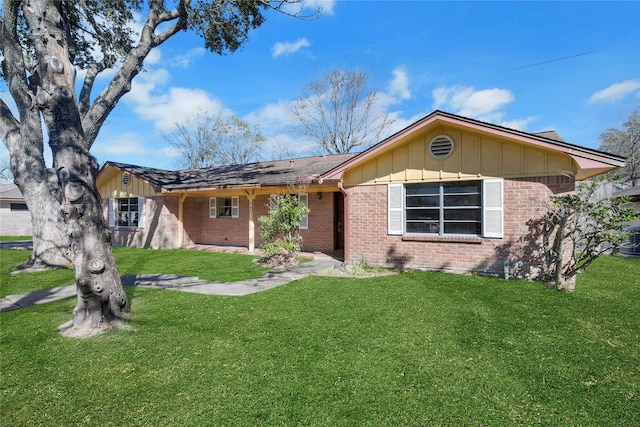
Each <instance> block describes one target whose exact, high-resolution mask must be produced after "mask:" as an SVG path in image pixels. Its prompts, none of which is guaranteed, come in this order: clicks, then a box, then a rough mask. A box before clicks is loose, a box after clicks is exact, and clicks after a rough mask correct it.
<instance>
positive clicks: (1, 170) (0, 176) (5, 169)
mask: <svg viewBox="0 0 640 427" xmlns="http://www.w3.org/2000/svg"><path fill="white" fill-rule="evenodd" d="M12 182H13V174H12V173H11V167H10V166H9V162H5V161H2V162H1V163H0V184H11V183H12Z"/></svg>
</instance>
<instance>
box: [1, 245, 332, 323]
mask: <svg viewBox="0 0 640 427" xmlns="http://www.w3.org/2000/svg"><path fill="white" fill-rule="evenodd" d="M339 265H340V261H338V260H336V259H334V258H331V257H327V256H318V257H315V258H314V260H313V261H311V262H308V263H305V264H300V265H297V266H294V267H290V268H286V269H282V270H274V271H271V272H268V273H266V274H265V275H264V276H262V277H260V278H258V279H251V280H244V281H241V282H210V281H207V280H202V279H199V278H197V277H184V276H175V275H172V274H138V275H135V276H122V284H123V285H124V286H144V287H148V288H155V289H169V290H176V291H183V292H192V293H197V294H205V295H229V296H242V295H249V294H254V293H257V292H262V291H265V290H267V289H271V288H275V287H276V286H280V285H283V284H285V283H289V282H292V281H294V280H298V279H302V278H304V277H307V276H309V275H311V274H316V273H320V272H322V271H325V270H327V269H330V268H332V267H337V266H339ZM75 295H76V285H75V284H72V285H66V286H58V287H56V288H49V289H40V290H37V291H33V292H27V293H24V294H17V295H9V296H7V297H5V298H2V299H0V312H3V311H9V310H16V309H19V308H23V307H29V306H32V305H36V304H45V303H48V302H52V301H59V300H62V299H66V298H71V297H74V296H75Z"/></svg>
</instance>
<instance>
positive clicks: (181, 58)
mask: <svg viewBox="0 0 640 427" xmlns="http://www.w3.org/2000/svg"><path fill="white" fill-rule="evenodd" d="M152 52H153V51H152ZM206 52H207V51H206V49H205V48H203V47H197V48H195V49H190V50H188V51H186V52H184V53H183V54H181V55H177V56H175V57H174V58H173V59H172V60H171V65H172V66H175V67H182V68H186V67H188V66H189V65H191V61H193V59H195V58H200V57H201V56H203V55H204V54H205V53H206Z"/></svg>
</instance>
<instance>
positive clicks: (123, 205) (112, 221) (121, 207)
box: [108, 197, 145, 228]
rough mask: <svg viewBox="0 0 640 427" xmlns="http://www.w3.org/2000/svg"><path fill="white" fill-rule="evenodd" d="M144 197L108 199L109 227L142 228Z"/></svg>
mask: <svg viewBox="0 0 640 427" xmlns="http://www.w3.org/2000/svg"><path fill="white" fill-rule="evenodd" d="M144 203H145V199H144V197H123V198H112V199H109V213H108V221H109V227H121V228H144Z"/></svg>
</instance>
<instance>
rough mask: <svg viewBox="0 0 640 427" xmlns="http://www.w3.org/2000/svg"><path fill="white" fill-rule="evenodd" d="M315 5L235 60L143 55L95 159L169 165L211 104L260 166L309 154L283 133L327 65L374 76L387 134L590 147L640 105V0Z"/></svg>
mask: <svg viewBox="0 0 640 427" xmlns="http://www.w3.org/2000/svg"><path fill="white" fill-rule="evenodd" d="M312 3H315V4H320V5H322V6H323V7H324V14H323V16H322V17H321V18H320V19H318V20H316V21H301V20H296V19H292V18H290V17H286V16H283V15H278V14H275V13H270V14H269V15H268V19H267V21H266V23H265V24H264V25H263V26H262V27H260V28H258V29H256V30H254V31H253V32H252V33H251V35H250V37H249V40H248V42H247V43H246V44H245V45H244V46H243V47H242V48H241V50H240V51H238V52H236V53H234V54H230V55H225V56H217V55H214V54H212V53H208V52H206V51H205V50H204V49H203V47H202V46H203V44H202V42H201V40H199V39H198V38H197V37H195V36H194V35H193V34H187V33H181V34H179V35H177V36H176V37H174V39H172V40H170V41H169V42H168V43H166V44H165V45H163V46H161V47H160V48H159V49H157V50H156V51H154V52H153V55H151V57H150V58H149V59H148V60H147V61H146V64H145V72H143V73H141V74H140V75H139V76H138V77H137V78H136V79H135V80H134V86H133V89H132V91H131V93H129V94H127V95H126V96H125V98H124V99H123V100H122V101H121V102H120V103H119V104H118V106H117V107H116V109H115V110H114V111H113V113H112V115H111V116H110V118H109V119H108V120H107V122H106V123H105V125H104V126H103V129H102V131H101V133H100V135H99V137H98V139H97V141H96V143H95V145H94V148H93V150H92V151H93V154H94V155H95V156H96V157H97V158H98V160H99V161H100V162H104V161H106V160H112V161H119V162H126V163H133V164H138V165H144V166H153V167H159V168H167V169H172V168H176V167H177V166H178V159H177V157H176V154H177V153H176V152H175V150H172V149H171V148H170V147H169V145H168V143H167V142H166V141H165V139H164V138H163V136H162V135H163V133H166V132H170V131H171V130H172V128H173V127H174V126H175V123H176V122H181V121H184V120H186V119H187V118H189V117H193V116H194V115H195V114H197V113H198V111H214V110H216V109H224V110H226V111H229V112H231V113H233V114H235V115H236V116H238V117H241V118H243V119H244V120H246V121H248V122H249V123H251V124H257V125H259V126H260V127H261V129H262V132H263V134H264V136H265V137H266V138H267V141H266V143H265V146H264V150H263V153H262V157H263V158H264V159H265V160H269V159H271V158H273V157H274V156H276V154H274V153H275V152H277V151H278V148H277V147H278V146H282V145H286V146H288V147H289V150H290V151H295V152H296V153H298V154H299V155H308V154H312V153H313V151H312V149H311V147H310V146H309V144H308V142H306V141H303V140H300V139H299V138H297V137H295V136H293V135H292V134H291V133H290V132H289V130H288V129H289V128H290V126H291V125H292V124H293V123H294V122H292V118H291V113H290V111H291V104H292V102H293V101H294V100H295V99H296V97H298V96H300V95H301V93H302V91H303V89H304V86H305V84H306V83H308V82H309V81H311V80H315V79H317V78H318V77H320V75H321V74H323V73H328V72H330V71H331V70H333V69H341V70H347V69H352V70H360V71H364V72H365V73H366V74H367V75H368V76H369V86H370V89H371V90H375V91H376V92H377V93H378V100H379V106H378V107H379V108H380V109H383V110H385V111H387V112H389V114H390V115H391V117H392V118H393V119H394V120H395V122H394V128H393V130H394V131H397V130H400V129H402V128H404V127H405V126H407V125H409V124H410V123H412V122H414V121H416V120H418V119H420V118H422V117H424V116H425V115H427V114H429V113H430V112H432V111H433V110H434V109H440V110H444V111H447V112H450V113H454V114H460V115H463V116H466V117H471V118H475V119H479V120H483V121H488V122H491V123H496V124H499V125H502V126H506V127H510V128H514V129H519V130H523V131H525V132H535V131H541V130H549V129H554V130H556V131H557V132H558V133H559V134H560V136H562V137H563V138H564V139H565V140H566V141H568V142H570V143H573V144H578V145H582V146H586V147H590V148H597V147H598V146H599V140H598V136H599V135H600V134H601V133H602V132H604V131H605V130H606V129H608V128H612V127H613V128H620V127H621V126H622V123H623V122H624V120H625V119H626V118H627V117H628V116H629V114H630V113H631V112H632V111H633V110H635V109H637V108H638V107H640V25H639V23H640V2H638V1H633V2H626V1H616V2H590V1H589V2H573V1H564V2H547V1H535V2H515V1H501V2H458V1H449V2H432V1H391V0H386V1H385V0H382V1H357V0H343V1H340V0H336V1H321V0H313V1H312ZM1 95H2V96H3V98H4V97H5V96H6V93H5V94H1ZM3 156H6V151H4V152H3Z"/></svg>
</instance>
